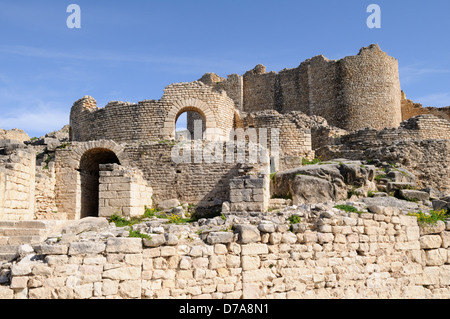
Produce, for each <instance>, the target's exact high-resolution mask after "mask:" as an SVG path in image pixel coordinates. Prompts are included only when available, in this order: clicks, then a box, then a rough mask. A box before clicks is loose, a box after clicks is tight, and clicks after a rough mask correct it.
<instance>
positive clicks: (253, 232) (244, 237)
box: [234, 225, 261, 244]
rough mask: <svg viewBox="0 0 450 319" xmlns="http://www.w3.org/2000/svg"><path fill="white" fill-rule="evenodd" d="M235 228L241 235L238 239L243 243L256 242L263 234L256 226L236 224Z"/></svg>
mask: <svg viewBox="0 0 450 319" xmlns="http://www.w3.org/2000/svg"><path fill="white" fill-rule="evenodd" d="M234 228H235V230H236V231H237V233H238V235H239V238H238V240H239V242H240V243H241V244H249V243H255V242H259V241H260V240H261V234H260V232H259V230H258V228H257V227H255V226H251V225H235V226H234Z"/></svg>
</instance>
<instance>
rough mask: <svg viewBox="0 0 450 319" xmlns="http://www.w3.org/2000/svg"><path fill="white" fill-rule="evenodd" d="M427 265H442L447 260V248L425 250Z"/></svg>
mask: <svg viewBox="0 0 450 319" xmlns="http://www.w3.org/2000/svg"><path fill="white" fill-rule="evenodd" d="M425 256H426V263H427V266H441V265H443V264H444V263H445V262H446V261H447V249H445V248H439V249H429V250H425Z"/></svg>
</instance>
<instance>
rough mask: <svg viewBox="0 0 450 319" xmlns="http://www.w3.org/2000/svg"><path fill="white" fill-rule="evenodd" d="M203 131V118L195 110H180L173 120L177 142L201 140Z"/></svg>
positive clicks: (204, 126) (204, 123) (204, 128)
mask: <svg viewBox="0 0 450 319" xmlns="http://www.w3.org/2000/svg"><path fill="white" fill-rule="evenodd" d="M205 130H206V121H205V118H204V116H203V115H202V114H201V113H200V112H198V111H197V110H193V109H189V108H186V109H182V110H181V111H180V112H179V113H178V114H177V116H176V118H175V132H176V133H175V134H176V135H175V137H176V139H177V140H179V139H184V140H193V139H203V138H204V137H205V136H204V134H205Z"/></svg>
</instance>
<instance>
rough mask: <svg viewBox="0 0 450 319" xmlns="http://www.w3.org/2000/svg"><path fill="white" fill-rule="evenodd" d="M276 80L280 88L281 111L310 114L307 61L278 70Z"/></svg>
mask: <svg viewBox="0 0 450 319" xmlns="http://www.w3.org/2000/svg"><path fill="white" fill-rule="evenodd" d="M278 81H279V85H280V90H281V102H282V103H281V104H282V110H281V112H282V113H287V112H290V111H300V112H303V113H305V114H310V110H309V85H308V63H305V62H304V63H302V64H300V66H299V67H298V68H295V69H285V70H282V71H280V73H279V74H278Z"/></svg>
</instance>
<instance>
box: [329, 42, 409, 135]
mask: <svg viewBox="0 0 450 319" xmlns="http://www.w3.org/2000/svg"><path fill="white" fill-rule="evenodd" d="M337 63H338V64H339V70H340V71H339V72H340V75H339V76H340V83H339V85H340V88H341V90H340V95H341V100H340V101H339V103H340V106H341V108H340V110H339V112H341V114H343V116H344V117H345V122H341V123H342V124H340V125H338V123H334V122H333V121H330V120H328V121H329V122H330V124H333V125H335V126H338V127H341V128H344V129H347V130H357V129H361V128H364V127H371V128H375V129H383V128H385V127H398V125H399V124H400V122H401V119H402V116H401V89H400V81H399V73H398V63H397V60H396V59H394V58H392V57H389V56H388V55H387V54H386V53H385V52H383V51H381V50H380V48H379V47H378V46H377V45H372V46H369V47H367V48H362V49H361V51H360V52H359V54H358V55H357V56H349V57H345V58H344V59H342V60H340V61H338V62H337Z"/></svg>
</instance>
